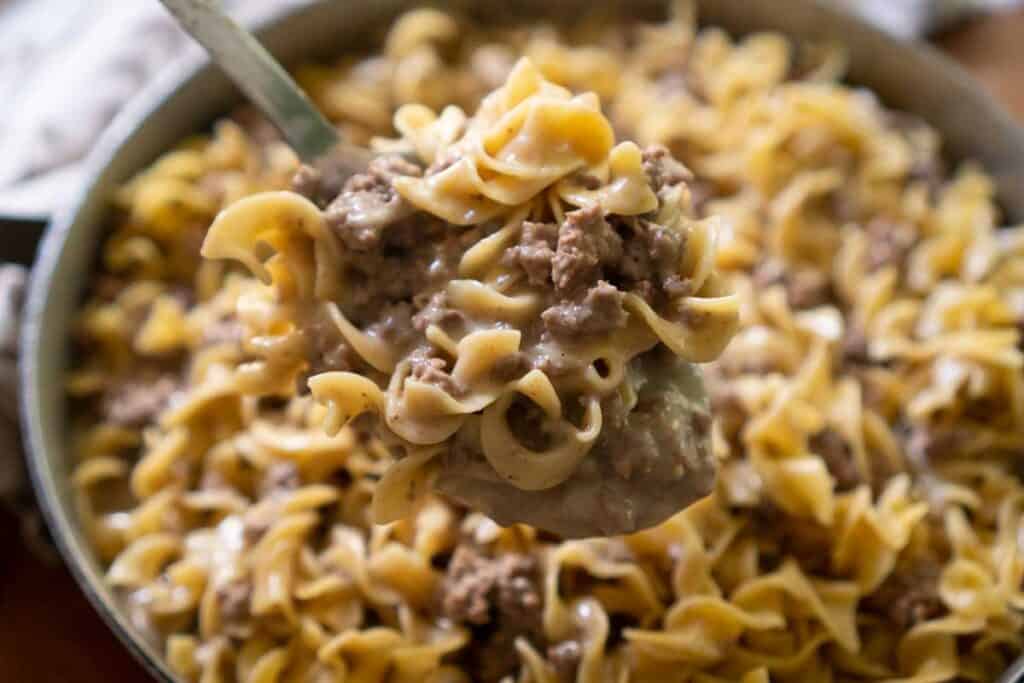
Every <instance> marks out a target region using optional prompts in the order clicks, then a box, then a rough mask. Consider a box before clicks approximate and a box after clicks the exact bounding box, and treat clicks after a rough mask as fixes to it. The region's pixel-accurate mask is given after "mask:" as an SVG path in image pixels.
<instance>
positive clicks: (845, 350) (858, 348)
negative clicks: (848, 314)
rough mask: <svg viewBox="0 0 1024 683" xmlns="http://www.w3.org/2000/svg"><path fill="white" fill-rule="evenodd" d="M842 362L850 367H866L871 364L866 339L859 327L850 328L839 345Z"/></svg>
mask: <svg viewBox="0 0 1024 683" xmlns="http://www.w3.org/2000/svg"><path fill="white" fill-rule="evenodd" d="M840 353H841V354H842V358H843V362H844V363H847V364H850V365H867V364H868V363H870V362H871V352H870V348H869V346H868V337H867V335H866V334H865V333H864V330H863V329H862V328H860V327H851V328H850V329H849V330H847V332H846V335H845V336H844V337H843V340H842V342H841V344H840Z"/></svg>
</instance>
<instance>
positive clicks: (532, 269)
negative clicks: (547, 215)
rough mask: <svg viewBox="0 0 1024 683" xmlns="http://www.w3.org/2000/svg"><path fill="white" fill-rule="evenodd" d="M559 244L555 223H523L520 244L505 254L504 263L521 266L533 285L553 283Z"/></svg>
mask: <svg viewBox="0 0 1024 683" xmlns="http://www.w3.org/2000/svg"><path fill="white" fill-rule="evenodd" d="M557 243H558V226H557V225H555V224H554V223H534V222H532V221H523V228H522V235H521V236H520V238H519V243H518V244H516V245H515V246H513V247H511V248H509V249H508V250H507V251H506V252H505V256H504V262H505V263H506V264H508V265H511V266H519V267H520V268H522V270H523V272H524V273H526V279H527V280H528V281H529V282H530V284H532V285H544V284H546V283H548V282H550V281H551V262H552V260H553V259H554V258H555V247H556V245H557Z"/></svg>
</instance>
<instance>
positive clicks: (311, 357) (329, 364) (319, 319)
mask: <svg viewBox="0 0 1024 683" xmlns="http://www.w3.org/2000/svg"><path fill="white" fill-rule="evenodd" d="M302 333H303V337H304V338H305V340H306V358H307V360H308V362H309V374H310V375H318V374H320V373H321V372H329V371H332V370H341V371H349V370H352V369H354V368H356V367H357V365H358V358H357V356H356V354H355V352H354V351H353V350H352V348H351V347H350V346H349V345H348V343H347V342H346V341H345V338H344V337H343V336H342V335H341V331H340V330H338V326H337V325H335V324H334V321H333V320H331V319H330V318H329V317H327V316H323V315H316V316H312V319H311V320H310V321H309V323H308V324H307V325H305V327H304V329H303V330H302Z"/></svg>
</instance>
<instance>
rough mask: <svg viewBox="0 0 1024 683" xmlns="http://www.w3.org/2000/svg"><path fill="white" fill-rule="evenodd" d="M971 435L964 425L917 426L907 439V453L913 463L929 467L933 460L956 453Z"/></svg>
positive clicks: (922, 467)
mask: <svg viewBox="0 0 1024 683" xmlns="http://www.w3.org/2000/svg"><path fill="white" fill-rule="evenodd" d="M969 436H970V434H969V432H968V431H967V429H966V428H963V427H959V428H958V427H945V426H936V427H931V426H927V425H921V426H917V427H914V428H913V429H912V430H911V431H910V435H909V438H908V439H907V441H906V444H905V448H906V454H907V457H908V458H909V459H910V463H911V465H913V466H914V467H917V468H920V469H928V467H929V463H931V462H932V461H934V460H937V459H941V458H942V457H943V456H952V455H956V453H957V450H958V449H959V448H961V447H962V446H963V445H964V443H965V442H966V441H967V439H968V438H969Z"/></svg>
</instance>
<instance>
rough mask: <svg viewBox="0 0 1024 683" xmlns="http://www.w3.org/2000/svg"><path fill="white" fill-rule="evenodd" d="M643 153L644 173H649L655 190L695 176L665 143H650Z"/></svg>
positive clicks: (648, 176) (648, 175)
mask: <svg viewBox="0 0 1024 683" xmlns="http://www.w3.org/2000/svg"><path fill="white" fill-rule="evenodd" d="M642 154H643V168H644V173H646V174H647V178H648V179H649V180H650V181H651V188H652V189H653V190H654V191H655V192H658V191H659V190H661V189H662V188H663V187H673V186H675V185H678V184H680V183H683V182H686V181H688V180H690V179H692V178H693V174H692V173H690V170H689V169H688V168H686V167H685V166H683V165H682V164H681V163H679V162H678V161H676V160H675V159H674V158H673V157H672V154H671V153H670V152H669V151H668V148H667V147H665V146H663V145H650V146H648V147H646V148H644V150H643V153H642Z"/></svg>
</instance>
